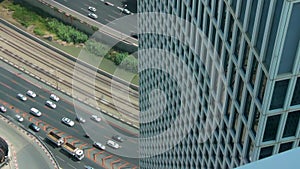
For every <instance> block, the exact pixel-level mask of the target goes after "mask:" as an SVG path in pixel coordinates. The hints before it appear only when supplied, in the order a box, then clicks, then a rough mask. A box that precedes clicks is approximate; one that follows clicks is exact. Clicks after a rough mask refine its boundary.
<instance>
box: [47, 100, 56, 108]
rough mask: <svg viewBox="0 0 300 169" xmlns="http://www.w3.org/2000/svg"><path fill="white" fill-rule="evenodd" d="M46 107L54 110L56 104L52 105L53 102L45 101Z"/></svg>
mask: <svg viewBox="0 0 300 169" xmlns="http://www.w3.org/2000/svg"><path fill="white" fill-rule="evenodd" d="M46 105H47V106H48V107H50V108H52V109H55V108H56V104H55V103H53V102H52V101H50V100H47V101H46Z"/></svg>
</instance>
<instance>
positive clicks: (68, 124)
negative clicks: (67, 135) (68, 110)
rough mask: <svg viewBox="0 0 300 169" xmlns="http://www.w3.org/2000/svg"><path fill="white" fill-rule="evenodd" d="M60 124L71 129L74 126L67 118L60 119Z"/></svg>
mask: <svg viewBox="0 0 300 169" xmlns="http://www.w3.org/2000/svg"><path fill="white" fill-rule="evenodd" d="M61 122H62V123H64V124H65V125H67V126H70V127H73V126H74V124H75V123H74V121H73V120H71V119H69V118H68V117H63V118H62V119H61Z"/></svg>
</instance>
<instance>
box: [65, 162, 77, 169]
mask: <svg viewBox="0 0 300 169" xmlns="http://www.w3.org/2000/svg"><path fill="white" fill-rule="evenodd" d="M67 164H68V166H70V167H72V168H75V169H76V167H74V166H72V165H71V164H69V163H67Z"/></svg>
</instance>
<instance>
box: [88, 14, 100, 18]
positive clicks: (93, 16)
mask: <svg viewBox="0 0 300 169" xmlns="http://www.w3.org/2000/svg"><path fill="white" fill-rule="evenodd" d="M88 16H89V17H91V18H93V19H97V18H98V16H97V15H96V14H94V13H89V14H88Z"/></svg>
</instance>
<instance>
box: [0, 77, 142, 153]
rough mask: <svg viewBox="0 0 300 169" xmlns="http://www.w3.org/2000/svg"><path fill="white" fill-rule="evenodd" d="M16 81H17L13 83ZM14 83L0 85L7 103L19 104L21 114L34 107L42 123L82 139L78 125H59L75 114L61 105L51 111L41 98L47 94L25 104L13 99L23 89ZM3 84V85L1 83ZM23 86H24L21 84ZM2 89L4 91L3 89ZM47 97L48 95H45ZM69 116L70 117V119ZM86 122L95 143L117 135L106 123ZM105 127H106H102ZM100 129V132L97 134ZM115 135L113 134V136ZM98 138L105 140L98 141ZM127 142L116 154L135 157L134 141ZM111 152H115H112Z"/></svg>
mask: <svg viewBox="0 0 300 169" xmlns="http://www.w3.org/2000/svg"><path fill="white" fill-rule="evenodd" d="M0 76H2V77H1V79H2V80H3V79H5V78H6V77H5V76H3V75H0ZM15 80H17V81H15ZM15 80H14V82H12V81H10V80H9V79H6V80H5V81H6V82H7V83H8V84H6V85H2V87H1V90H2V94H3V95H7V98H10V100H6V101H7V102H9V103H12V105H15V107H17V105H18V104H19V105H20V104H21V105H22V106H21V107H19V109H21V110H22V111H23V112H26V113H28V114H29V110H30V108H31V107H35V108H37V109H39V110H40V111H41V112H42V113H43V115H42V116H41V117H39V119H41V120H42V121H44V122H46V123H48V124H51V125H52V126H55V127H56V128H58V129H60V130H61V131H63V132H65V133H74V136H75V137H77V138H81V139H82V138H84V134H85V131H84V130H83V129H82V127H81V125H80V124H79V123H77V124H76V125H75V126H74V127H67V126H66V125H64V124H62V123H61V118H62V117H64V116H67V117H69V118H70V119H72V120H74V119H75V114H74V115H72V116H71V115H70V112H66V111H65V110H64V109H63V107H64V106H61V105H57V107H58V108H56V109H51V108H49V107H47V106H45V105H44V103H45V100H46V99H45V98H43V97H44V96H43V94H47V93H46V92H44V93H43V92H39V96H38V97H36V98H34V99H32V98H30V97H28V100H27V101H26V102H23V101H20V100H18V99H17V98H15V95H16V94H17V93H18V91H16V90H17V89H18V90H19V91H20V90H21V91H24V87H22V85H21V82H22V80H21V81H20V80H18V79H15ZM1 83H2V82H1ZM2 84H3V83H2ZM11 85H13V86H14V89H12V88H10V90H9V89H8V88H7V86H11ZM23 85H25V84H23ZM3 87H4V89H3ZM31 88H32V90H34V91H37V90H40V89H38V88H36V89H34V88H33V86H31ZM47 96H48V94H47ZM70 116H71V117H70ZM86 120H87V122H86V123H85V124H88V125H83V126H84V128H85V130H86V131H88V132H89V133H90V132H92V130H94V129H96V131H97V134H96V135H94V137H92V138H93V139H94V140H95V141H100V142H103V143H106V141H107V140H108V139H110V138H111V136H113V135H115V134H119V135H120V133H118V132H116V131H115V130H112V129H111V126H110V125H108V123H105V122H103V123H96V122H94V121H92V120H91V119H90V118H86ZM85 126H90V128H89V127H85ZM104 126H106V127H104ZM99 129H100V131H101V132H98V131H99ZM113 133H115V134H113ZM99 138H106V139H105V140H103V139H100V140H99ZM127 140H131V141H130V142H129V141H128V142H127V144H126V146H124V147H126V148H125V149H121V150H120V151H119V150H118V151H117V152H120V153H121V154H127V153H128V155H130V156H136V154H137V150H135V149H136V148H137V147H136V144H135V142H134V140H132V139H131V138H130V139H127ZM90 143H91V141H90ZM112 151H113V152H115V151H114V150H112ZM124 151H125V152H126V153H125V152H124ZM115 153H116V152H115Z"/></svg>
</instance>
